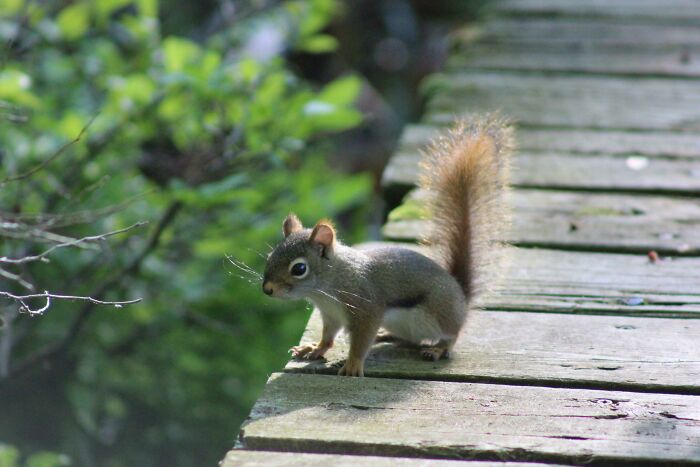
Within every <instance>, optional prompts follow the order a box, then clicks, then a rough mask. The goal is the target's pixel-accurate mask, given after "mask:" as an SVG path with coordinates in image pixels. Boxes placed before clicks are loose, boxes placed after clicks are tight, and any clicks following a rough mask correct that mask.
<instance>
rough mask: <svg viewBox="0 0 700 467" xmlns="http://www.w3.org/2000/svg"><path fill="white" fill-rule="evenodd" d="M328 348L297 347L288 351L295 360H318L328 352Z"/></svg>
mask: <svg viewBox="0 0 700 467" xmlns="http://www.w3.org/2000/svg"><path fill="white" fill-rule="evenodd" d="M328 349H329V347H328V346H324V345H309V344H307V345H297V346H294V347H292V348H291V349H289V352H290V353H291V354H292V357H293V358H295V359H297V360H301V359H304V360H320V359H322V358H323V355H324V354H325V353H326V352H327V351H328Z"/></svg>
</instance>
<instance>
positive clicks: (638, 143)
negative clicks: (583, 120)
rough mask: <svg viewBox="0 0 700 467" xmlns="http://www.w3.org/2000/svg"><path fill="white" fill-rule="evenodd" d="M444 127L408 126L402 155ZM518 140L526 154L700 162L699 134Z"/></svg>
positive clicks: (530, 135) (522, 134) (557, 134)
mask: <svg viewBox="0 0 700 467" xmlns="http://www.w3.org/2000/svg"><path fill="white" fill-rule="evenodd" d="M444 128H445V127H444V126H433V125H408V126H407V127H406V129H405V130H404V132H403V133H402V135H401V141H400V142H399V153H408V152H416V151H417V150H418V149H420V148H423V147H425V145H427V144H428V143H429V142H430V140H431V139H432V138H434V137H435V136H437V135H438V134H439V133H440V132H441V131H444ZM516 137H517V138H516V139H517V146H518V149H519V150H522V151H527V152H544V153H549V152H560V153H571V154H601V155H609V156H610V155H640V156H648V157H664V158H683V159H685V158H687V159H690V160H694V161H700V134H693V133H675V132H650V133H648V132H642V133H636V132H625V131H606V130H579V129H576V130H563V129H560V130H550V129H534V128H518V130H517V132H516Z"/></svg>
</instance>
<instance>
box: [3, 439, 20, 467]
mask: <svg viewBox="0 0 700 467" xmlns="http://www.w3.org/2000/svg"><path fill="white" fill-rule="evenodd" d="M18 460H19V451H18V450H17V448H16V447H14V446H10V445H7V444H0V467H17V461H18Z"/></svg>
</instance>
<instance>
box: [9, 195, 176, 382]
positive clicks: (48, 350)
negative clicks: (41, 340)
mask: <svg viewBox="0 0 700 467" xmlns="http://www.w3.org/2000/svg"><path fill="white" fill-rule="evenodd" d="M182 206H183V204H182V202H180V201H175V202H173V203H172V204H170V205H169V206H168V207H167V208H166V210H165V212H164V213H163V216H162V217H161V218H160V220H159V221H158V224H157V225H156V228H155V230H154V231H153V233H152V235H151V238H150V240H149V241H148V243H147V244H146V246H145V247H144V249H143V250H142V251H141V253H140V254H139V255H138V256H136V257H135V258H134V259H133V260H132V262H131V263H130V264H129V265H127V266H126V267H125V268H124V269H122V270H121V271H119V272H118V273H117V274H115V275H114V276H112V277H111V278H110V279H108V280H106V281H105V282H103V283H102V284H101V285H100V286H99V287H97V288H96V289H95V291H94V292H93V293H92V294H91V295H93V296H97V297H99V296H101V295H102V294H104V293H105V292H106V291H107V290H109V289H110V288H111V287H113V286H114V285H116V284H118V283H119V281H120V280H121V279H122V278H123V277H124V276H127V275H130V274H132V273H134V272H135V271H137V270H138V268H139V266H140V265H141V262H142V261H143V260H144V259H145V258H146V257H148V255H150V254H151V253H152V252H153V250H155V249H156V247H157V246H158V243H159V242H160V238H161V235H162V233H163V231H164V230H165V229H166V227H167V226H168V225H170V223H171V222H172V221H173V220H174V219H175V217H176V215H177V213H178V212H179V211H180V209H181V208H182ZM94 305H95V304H94V303H92V302H87V303H85V305H84V306H83V307H82V308H81V309H80V311H79V312H78V315H77V316H76V318H75V319H74V320H73V322H72V324H71V326H70V328H69V329H68V332H67V333H66V334H65V335H64V336H63V337H62V338H61V339H60V340H58V341H57V342H54V343H51V344H48V345H47V346H45V347H44V348H42V349H39V350H37V351H36V352H34V353H32V354H31V355H29V356H27V357H26V358H25V359H24V360H22V361H20V362H19V363H18V364H16V365H14V366H12V367H11V368H10V372H9V373H8V375H7V376H6V377H5V378H4V379H7V378H9V377H10V376H13V375H17V374H19V373H22V372H24V371H26V370H28V369H29V368H31V367H33V366H34V365H36V364H37V363H39V362H43V361H45V360H47V359H50V358H53V357H54V356H56V355H58V354H60V353H61V352H63V351H64V350H65V349H66V348H67V347H68V346H69V345H70V343H71V342H72V341H73V339H74V338H75V336H77V335H78V333H79V332H80V330H81V329H82V328H83V326H84V325H85V323H86V322H87V319H88V317H89V316H90V312H91V311H92V308H93V306H94ZM2 380H3V378H1V377H0V382H1V381H2Z"/></svg>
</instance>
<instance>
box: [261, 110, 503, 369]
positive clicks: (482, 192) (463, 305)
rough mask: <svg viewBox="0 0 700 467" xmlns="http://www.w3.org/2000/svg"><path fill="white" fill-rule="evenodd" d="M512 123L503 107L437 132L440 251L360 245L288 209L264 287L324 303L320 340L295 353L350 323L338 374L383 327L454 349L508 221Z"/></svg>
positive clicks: (431, 352)
mask: <svg viewBox="0 0 700 467" xmlns="http://www.w3.org/2000/svg"><path fill="white" fill-rule="evenodd" d="M512 149H513V144H512V129H511V127H510V126H508V125H507V124H506V123H505V122H504V121H502V120H500V119H499V118H497V117H486V118H482V119H473V120H470V121H459V122H457V124H456V125H455V126H454V127H453V128H452V129H451V130H450V131H449V132H448V133H447V134H446V135H443V136H441V137H439V138H437V139H436V140H434V141H433V142H432V143H431V145H430V146H429V148H428V150H427V152H426V153H425V154H424V155H423V160H422V163H421V186H422V187H423V188H424V189H426V190H428V191H429V193H430V201H429V210H430V214H431V218H430V220H431V228H430V234H429V236H428V238H427V239H426V240H427V243H428V244H429V245H430V246H432V247H434V248H435V249H436V252H437V253H438V257H439V260H438V261H441V262H442V263H443V264H442V265H440V264H438V263H437V262H436V261H434V260H432V259H430V258H428V257H426V256H424V255H422V254H420V253H417V252H415V251H413V250H410V249H407V248H403V247H400V246H395V247H394V246H389V247H381V248H376V249H369V250H365V249H356V248H351V247H349V246H346V245H343V244H342V243H341V242H340V241H338V239H337V236H336V231H335V229H334V227H333V225H332V224H331V223H330V222H329V221H327V220H321V221H319V222H318V223H317V224H316V225H315V226H314V228H313V229H305V228H304V227H303V226H302V224H301V222H300V221H299V219H298V218H297V217H296V216H295V215H294V214H290V215H289V216H288V217H287V218H286V219H285V220H284V223H283V233H284V240H282V242H281V243H279V244H278V245H277V246H276V247H275V248H274V250H273V251H272V252H271V253H270V255H269V256H268V259H267V265H266V267H265V274H264V277H263V291H264V292H265V293H266V294H268V295H271V296H273V297H278V298H283V299H299V298H304V299H306V300H308V301H310V302H311V303H312V304H313V305H314V306H315V307H316V308H317V309H318V310H319V311H320V313H321V317H322V319H323V332H322V337H321V341H320V342H319V343H318V344H315V345H304V346H297V347H292V349H290V351H291V352H292V354H293V356H294V357H295V358H298V359H301V358H303V359H309V360H314V359H320V358H322V357H323V355H324V354H325V353H326V351H327V350H328V349H329V348H330V347H331V346H332V345H333V341H334V339H335V336H336V335H337V334H338V332H339V331H340V330H341V329H342V328H345V329H346V330H347V332H348V333H349V337H350V351H349V355H348V358H347V360H346V361H345V365H344V366H343V367H342V368H341V369H340V371H339V372H338V374H339V375H348V376H363V374H364V369H363V368H364V361H365V357H366V356H367V353H368V351H369V348H370V346H371V345H372V343H373V342H374V340H375V338H376V336H377V332H378V330H379V329H380V327H383V328H384V329H385V330H386V331H388V333H389V334H390V335H392V336H394V337H396V338H398V339H401V340H405V341H410V342H412V343H415V344H418V345H421V344H426V343H427V346H424V347H422V350H421V355H422V356H423V358H426V359H432V360H438V359H440V358H448V357H449V355H450V351H451V350H452V347H453V346H454V344H455V341H456V339H457V337H458V335H459V332H460V330H461V328H462V325H463V324H464V321H465V318H466V316H467V312H468V310H469V308H470V305H472V304H473V300H474V298H475V297H476V296H477V294H478V293H479V292H480V291H482V290H483V289H484V287H485V286H486V285H487V284H488V282H489V281H490V278H489V276H488V274H487V271H486V269H487V266H488V265H489V263H493V261H492V260H493V259H494V258H497V257H498V256H499V255H498V251H499V248H498V242H497V238H498V236H499V235H500V233H501V230H502V228H503V227H504V226H505V225H507V217H508V216H507V209H506V203H505V201H504V194H505V192H506V191H507V189H508V172H509V159H510V155H511V152H512Z"/></svg>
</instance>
